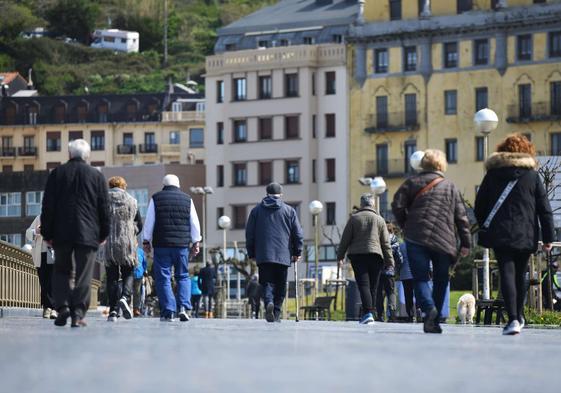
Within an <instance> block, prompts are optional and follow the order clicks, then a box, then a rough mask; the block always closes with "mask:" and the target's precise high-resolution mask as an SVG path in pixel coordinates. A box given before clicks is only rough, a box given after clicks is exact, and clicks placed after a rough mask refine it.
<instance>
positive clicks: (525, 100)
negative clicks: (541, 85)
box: [518, 83, 532, 119]
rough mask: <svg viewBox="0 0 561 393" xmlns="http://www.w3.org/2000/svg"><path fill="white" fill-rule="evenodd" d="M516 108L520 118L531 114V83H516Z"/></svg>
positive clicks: (525, 117)
mask: <svg viewBox="0 0 561 393" xmlns="http://www.w3.org/2000/svg"><path fill="white" fill-rule="evenodd" d="M518 110H519V112H518V113H519V116H520V117H521V118H524V119H527V118H529V117H530V116H532V85H530V84H529V83H528V84H523V85H518Z"/></svg>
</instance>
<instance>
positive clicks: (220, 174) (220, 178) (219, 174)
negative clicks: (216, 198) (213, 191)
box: [216, 165, 224, 187]
mask: <svg viewBox="0 0 561 393" xmlns="http://www.w3.org/2000/svg"><path fill="white" fill-rule="evenodd" d="M216 187H224V165H217V166H216Z"/></svg>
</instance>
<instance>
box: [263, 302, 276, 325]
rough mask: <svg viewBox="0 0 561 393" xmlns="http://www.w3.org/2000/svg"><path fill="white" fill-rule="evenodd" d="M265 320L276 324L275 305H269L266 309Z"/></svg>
mask: <svg viewBox="0 0 561 393" xmlns="http://www.w3.org/2000/svg"><path fill="white" fill-rule="evenodd" d="M265 319H266V320H267V322H275V305H274V304H273V303H269V304H267V308H266V309H265Z"/></svg>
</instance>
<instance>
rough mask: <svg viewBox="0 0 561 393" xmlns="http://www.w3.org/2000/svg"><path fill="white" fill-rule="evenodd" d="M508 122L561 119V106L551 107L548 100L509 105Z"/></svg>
mask: <svg viewBox="0 0 561 393" xmlns="http://www.w3.org/2000/svg"><path fill="white" fill-rule="evenodd" d="M507 111H508V115H507V118H506V121H507V122H508V123H528V122H533V121H552V120H553V121H555V120H561V106H560V107H559V108H556V107H553V106H552V105H551V104H550V103H549V102H535V103H533V104H531V105H524V106H520V105H519V104H516V105H509V106H508V108H507Z"/></svg>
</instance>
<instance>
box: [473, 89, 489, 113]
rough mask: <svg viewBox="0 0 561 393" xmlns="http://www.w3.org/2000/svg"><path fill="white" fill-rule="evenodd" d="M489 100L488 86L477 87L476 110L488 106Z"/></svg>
mask: <svg viewBox="0 0 561 393" xmlns="http://www.w3.org/2000/svg"><path fill="white" fill-rule="evenodd" d="M488 105H489V104H488V101H487V88H486V87H478V88H476V89H475V111H476V112H477V111H479V110H481V109H484V108H487V106H488Z"/></svg>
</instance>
